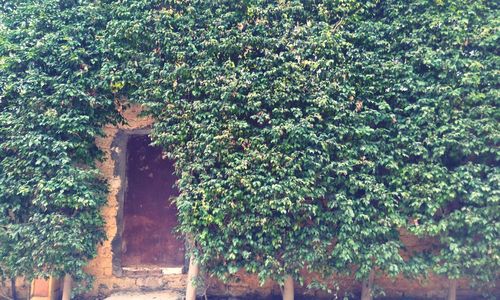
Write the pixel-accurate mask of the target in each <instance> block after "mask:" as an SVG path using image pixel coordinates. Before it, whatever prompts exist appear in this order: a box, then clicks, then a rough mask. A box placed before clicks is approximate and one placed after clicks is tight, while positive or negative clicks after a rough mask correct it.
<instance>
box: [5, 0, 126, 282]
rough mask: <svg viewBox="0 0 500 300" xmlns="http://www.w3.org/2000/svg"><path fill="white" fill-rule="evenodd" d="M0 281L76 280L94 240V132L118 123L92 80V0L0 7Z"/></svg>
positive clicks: (98, 190)
mask: <svg viewBox="0 0 500 300" xmlns="http://www.w3.org/2000/svg"><path fill="white" fill-rule="evenodd" d="M0 13H1V14H0V18H1V29H0V277H16V276H25V277H26V278H28V279H31V278H33V277H45V276H49V275H55V276H58V275H62V274H65V273H68V274H72V275H73V276H75V278H77V279H78V278H83V277H85V275H84V273H83V271H82V267H83V266H84V265H85V264H86V263H87V261H88V259H90V258H92V257H94V256H95V253H96V246H97V244H98V243H99V242H100V241H102V240H103V238H104V232H103V226H104V222H103V220H102V217H101V216H100V208H101V206H102V205H103V204H104V203H105V201H106V193H107V189H106V183H105V182H104V181H103V180H101V179H100V175H99V174H98V171H97V169H96V166H95V162H96V160H98V159H100V158H101V153H100V151H99V150H98V149H97V147H96V145H95V138H96V136H101V135H102V134H103V133H102V127H103V126H104V125H105V124H107V123H116V121H118V120H119V117H118V114H117V112H116V111H117V110H116V107H115V103H114V99H113V96H112V93H111V89H110V87H109V85H108V84H106V83H105V82H103V81H102V79H101V78H100V75H99V71H100V69H101V67H100V65H101V62H102V56H101V52H100V50H99V41H98V40H97V32H98V31H99V30H100V29H101V28H103V27H104V26H105V24H106V21H107V19H106V16H107V15H106V13H105V10H104V7H102V6H100V5H98V3H96V2H94V1H55V0H44V1H7V2H5V1H2V2H1V4H0Z"/></svg>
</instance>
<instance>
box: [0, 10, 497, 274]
mask: <svg viewBox="0 0 500 300" xmlns="http://www.w3.org/2000/svg"><path fill="white" fill-rule="evenodd" d="M16 3H19V5H17V6H9V5H4V6H3V8H2V9H3V15H2V18H3V20H2V22H3V24H4V26H5V27H6V29H2V32H3V33H2V34H3V36H2V37H1V39H2V40H1V41H2V45H1V47H2V48H1V51H2V52H1V53H2V55H1V59H2V60H1V61H0V66H1V67H0V68H1V69H0V70H1V71H2V73H1V74H2V75H1V76H0V80H1V82H0V84H1V85H0V87H1V94H0V95H1V98H0V101H1V102H0V108H1V109H2V112H1V115H0V122H1V123H0V124H1V125H2V126H1V127H0V130H1V131H0V132H1V135H0V142H1V143H2V144H1V146H0V147H1V148H0V151H2V152H0V154H1V155H2V160H1V164H0V168H1V169H0V171H1V172H0V197H1V198H0V205H2V206H0V209H1V210H0V217H1V218H2V219H0V222H1V223H0V226H2V228H6V229H8V230H3V231H0V233H2V234H0V239H3V240H0V241H2V244H1V245H0V259H1V260H0V266H1V267H2V268H4V269H5V270H22V271H16V272H18V273H19V274H20V273H26V272H28V271H29V270H30V268H33V267H35V266H37V267H42V266H43V267H44V268H45V267H49V266H50V267H52V266H54V268H55V270H62V269H60V267H59V266H62V267H61V268H63V269H64V271H68V270H75V269H74V268H73V266H76V265H78V266H79V265H81V264H82V263H83V259H84V258H86V257H89V256H91V254H92V253H93V250H94V248H93V247H94V244H95V242H96V241H98V240H100V238H101V235H102V232H101V231H100V229H99V227H100V225H101V221H100V219H99V217H98V214H97V211H98V207H99V205H100V204H101V203H102V201H103V194H102V193H103V185H102V184H99V183H98V181H95V179H96V177H95V172H94V169H93V167H92V166H93V163H92V162H93V160H94V159H95V158H97V157H98V152H96V149H95V147H94V146H93V138H94V136H95V135H98V134H99V128H100V126H102V124H104V123H106V122H110V121H113V120H115V116H114V104H113V101H112V99H113V96H115V97H127V98H128V99H130V100H131V101H135V102H139V103H142V104H144V105H145V106H146V107H147V108H148V110H147V113H149V114H150V115H151V116H153V117H154V118H155V119H156V123H155V125H154V128H153V132H152V137H153V140H154V142H155V143H156V144H158V145H161V146H162V147H163V148H164V149H165V151H166V153H167V154H168V155H169V156H171V157H172V158H174V159H175V160H176V170H177V174H178V175H179V178H180V180H179V183H178V184H179V189H180V191H181V194H180V196H179V197H178V198H177V199H176V200H175V201H176V204H177V207H178V209H179V219H180V223H181V224H180V231H181V232H183V233H185V234H187V235H188V236H190V237H192V238H193V239H194V241H195V242H196V248H195V249H193V250H194V251H195V253H196V255H197V258H198V260H199V261H200V262H201V263H202V265H203V266H204V267H205V268H206V269H207V270H209V272H211V273H212V274H215V275H217V276H219V277H222V278H227V277H229V276H230V275H232V274H234V273H235V272H237V271H238V270H239V269H241V268H243V269H245V270H247V271H248V272H251V273H256V274H258V275H259V277H260V278H261V279H262V280H264V279H267V278H273V279H276V280H278V281H281V280H282V279H283V276H285V275H287V274H289V275H292V276H293V277H295V278H296V279H298V280H300V279H301V274H303V272H302V271H303V270H306V271H314V272H318V273H320V274H323V275H328V274H331V273H333V272H341V273H350V274H354V275H355V276H356V277H357V278H358V279H362V278H366V277H367V276H368V274H369V273H370V272H372V271H373V270H379V271H383V272H385V273H388V274H391V275H397V274H400V273H401V272H404V273H405V274H408V273H409V274H422V272H426V271H434V272H436V273H438V274H444V275H446V276H449V277H450V278H456V277H463V276H469V277H471V278H473V279H478V280H482V281H493V282H494V281H495V280H496V279H497V278H498V270H499V269H500V268H499V267H500V253H499V249H500V245H499V241H500V225H499V224H500V222H499V220H498V218H499V216H500V211H499V208H498V204H499V203H498V202H499V194H498V181H499V175H500V174H499V173H498V167H497V165H498V158H499V156H498V138H499V137H498V133H499V132H500V131H499V129H500V128H499V125H498V124H499V122H498V121H499V120H498V119H499V113H498V108H497V106H498V103H497V102H498V100H497V99H498V94H499V93H498V80H499V79H498V46H497V45H498V25H499V18H498V17H497V12H498V5H497V4H496V3H495V2H494V1H454V0H450V1H444V0H436V1H431V0H412V1H396V0H393V1H354V0H293V1H271V0H255V1H229V0H225V1H206V0H198V1H173V0H172V1H146V0H140V1H138V0H123V1H118V2H113V1H102V2H92V1H89V2H86V1H75V2H71V1H69V2H68V1H55V0H44V1H26V2H22V1H17V2H16ZM41 3H43V5H42V6H41V7H42V8H41V9H36V10H35V9H34V5H40V4H41ZM25 4H26V5H25ZM28 4H29V5H28ZM7 16H8V17H7ZM27 20H29V21H27ZM111 93H113V95H111ZM37 141H39V142H37ZM83 166H86V167H83ZM56 170H57V172H56ZM61 216H62V217H61ZM68 216H72V218H71V219H68ZM58 218H62V219H61V220H63V221H61V222H62V223H61V224H64V225H65V226H67V227H64V226H63V227H56V228H63V229H62V230H55V229H54V226H53V225H51V224H54V223H53V222H56V223H57V222H59V221H55V220H59V219H58ZM30 220H31V221H30ZM64 220H66V221H67V222H65V221H64ZM51 222H52V223H51ZM30 224H36V226H34V225H33V226H32V225H30ZM38 224H41V226H39V225H38ZM57 224H59V223H57ZM79 224H80V225H79ZM58 226H59V225H58ZM49 228H51V230H48V229H49ZM68 228H69V229H68ZM75 228H84V229H85V231H84V232H86V233H88V238H86V239H83V241H82V239H76V237H75V236H73V235H72V234H74V233H75V231H74V229H75ZM43 229H47V230H46V231H43ZM35 230H38V231H41V232H42V233H44V234H43V236H44V237H43V238H40V237H38V236H37V235H35V232H36V233H37V234H39V233H38V231H35ZM401 230H409V231H411V232H413V233H414V234H417V235H419V236H420V237H423V238H427V239H428V240H429V241H433V242H432V243H429V247H428V249H426V251H422V252H420V253H412V252H411V251H408V249H406V248H405V247H404V245H403V244H402V242H401V241H400V236H399V235H400V232H401ZM93 233H95V234H93ZM23 234H24V235H26V236H27V237H32V239H33V241H34V237H35V236H37V239H38V240H37V241H44V242H46V243H48V244H54V243H55V242H54V239H60V240H58V242H60V243H62V245H64V246H62V247H60V248H53V249H49V250H45V249H46V247H45V248H43V249H42V248H37V247H38V246H37V245H38V244H37V243H34V242H33V243H20V242H19V241H20V239H26V237H23ZM65 235H70V238H68V237H66V236H65ZM4 240H6V241H8V242H7V243H5V242H3V241H4ZM27 240H28V241H29V240H30V239H29V238H28V239H27ZM14 241H18V242H14ZM68 241H71V242H68ZM21 245H24V246H21ZM8 247H18V248H19V249H9V248H8ZM82 249H84V250H82ZM2 251H3V252H2ZM64 251H67V252H64ZM33 253H35V254H36V255H34V254H33ZM60 253H64V254H65V256H63V257H64V258H63V259H64V261H57V260H56V259H55V254H60ZM75 253H76V254H75ZM70 255H73V256H74V257H77V258H78V259H77V260H76V263H74V265H72V263H71V262H70V260H66V258H67V256H70ZM29 256H35V257H37V258H39V259H35V260H33V263H34V265H30V264H22V266H23V267H22V269H19V268H13V263H14V262H16V261H18V260H21V261H23V258H24V259H25V258H26V257H29ZM57 257H58V259H61V258H59V257H60V256H57ZM403 257H410V258H411V259H406V260H405V259H403ZM35 262H36V264H35ZM56 265H57V267H56ZM68 266H72V267H68ZM18 273H13V274H18Z"/></svg>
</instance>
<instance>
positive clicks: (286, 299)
mask: <svg viewBox="0 0 500 300" xmlns="http://www.w3.org/2000/svg"><path fill="white" fill-rule="evenodd" d="M293 297H294V291H293V278H292V276H286V277H285V283H284V284H283V300H293Z"/></svg>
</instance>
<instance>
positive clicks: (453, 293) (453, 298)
mask: <svg viewBox="0 0 500 300" xmlns="http://www.w3.org/2000/svg"><path fill="white" fill-rule="evenodd" d="M457 285H458V282H457V280H456V279H450V287H449V289H448V300H457Z"/></svg>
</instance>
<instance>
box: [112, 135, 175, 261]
mask: <svg viewBox="0 0 500 300" xmlns="http://www.w3.org/2000/svg"><path fill="white" fill-rule="evenodd" d="M150 143H151V140H150V139H149V137H148V136H145V135H131V136H130V137H129V140H128V143H127V181H128V187H127V191H126V193H125V201H124V210H123V221H124V222H123V226H124V229H123V235H122V251H121V252H122V257H121V262H122V266H124V267H130V266H151V265H154V266H159V267H179V266H183V264H184V242H183V240H182V239H179V238H178V236H177V235H176V234H175V233H174V232H173V230H174V228H175V226H177V209H176V207H175V205H174V204H172V203H171V201H170V198H171V197H175V196H176V195H177V194H178V192H177V190H176V189H175V187H174V183H175V181H176V177H175V175H174V174H173V173H174V164H173V161H171V160H168V159H164V158H163V157H162V151H161V149H160V148H158V147H153V146H151V145H150Z"/></svg>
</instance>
